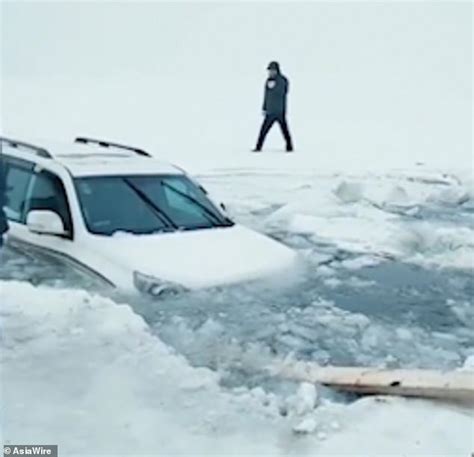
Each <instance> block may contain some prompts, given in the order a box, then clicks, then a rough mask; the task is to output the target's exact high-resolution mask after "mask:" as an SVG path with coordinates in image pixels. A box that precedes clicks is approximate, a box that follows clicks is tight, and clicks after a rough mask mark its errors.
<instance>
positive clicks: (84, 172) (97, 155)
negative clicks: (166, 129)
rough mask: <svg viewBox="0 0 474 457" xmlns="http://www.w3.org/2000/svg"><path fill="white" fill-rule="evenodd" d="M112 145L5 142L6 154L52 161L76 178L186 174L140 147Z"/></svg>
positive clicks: (3, 148)
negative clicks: (14, 143)
mask: <svg viewBox="0 0 474 457" xmlns="http://www.w3.org/2000/svg"><path fill="white" fill-rule="evenodd" d="M104 144H106V143H104ZM109 144H110V146H101V145H98V144H95V143H91V144H89V143H81V142H71V143H66V142H64V143H58V142H51V141H41V142H35V143H34V145H33V143H20V142H19V143H18V145H17V146H14V145H13V144H9V143H2V152H3V153H6V154H11V155H13V156H15V157H18V158H23V159H25V160H32V161H34V162H37V163H43V164H45V163H47V162H48V161H50V160H52V161H54V162H55V163H57V164H60V165H62V166H63V167H65V168H67V170H68V171H69V172H70V173H71V174H72V175H73V176H74V177H85V176H113V175H124V174H127V175H131V174H140V175H142V174H183V171H182V170H181V169H180V168H178V167H176V166H174V165H172V164H170V163H169V162H166V161H162V160H159V159H158V158H155V157H153V156H151V155H149V154H148V153H146V152H145V151H142V150H140V149H138V148H133V147H130V149H126V148H127V147H115V146H113V145H114V143H109ZM33 148H36V150H35V149H33ZM137 151H138V152H137ZM48 156H49V157H48Z"/></svg>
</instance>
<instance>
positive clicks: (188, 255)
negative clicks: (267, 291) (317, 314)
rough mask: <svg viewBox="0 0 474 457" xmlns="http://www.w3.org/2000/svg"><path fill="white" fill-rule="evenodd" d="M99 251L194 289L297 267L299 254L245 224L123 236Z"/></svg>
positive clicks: (130, 266) (103, 242)
mask: <svg viewBox="0 0 474 457" xmlns="http://www.w3.org/2000/svg"><path fill="white" fill-rule="evenodd" d="M95 252H96V253H97V254H99V255H102V256H104V257H107V258H108V260H109V261H112V262H114V263H118V264H120V265H122V266H124V267H126V268H127V269H130V270H133V271H138V272H140V273H143V274H146V275H149V276H154V277H156V278H158V279H161V280H164V281H170V282H174V283H177V284H180V285H182V286H185V287H187V288H190V289H198V288H204V287H213V286H218V285H223V284H231V283H236V282H242V281H248V280H252V279H256V278H260V277H264V276H270V275H272V274H276V273H278V272H280V271H282V270H284V269H286V268H290V267H291V266H292V265H294V262H295V260H296V253H295V252H294V251H293V250H291V249H290V248H288V247H286V246H284V245H283V244H281V243H279V242H277V241H275V240H273V239H271V238H268V237H267V236H264V235H262V234H260V233H257V232H254V231H253V230H250V229H247V228H245V227H243V226H239V225H234V226H232V227H224V228H213V229H204V230H193V231H184V232H173V233H163V234H155V235H140V236H139V235H131V234H120V235H116V236H113V237H111V238H106V239H104V238H101V239H100V240H97V244H96V246H95Z"/></svg>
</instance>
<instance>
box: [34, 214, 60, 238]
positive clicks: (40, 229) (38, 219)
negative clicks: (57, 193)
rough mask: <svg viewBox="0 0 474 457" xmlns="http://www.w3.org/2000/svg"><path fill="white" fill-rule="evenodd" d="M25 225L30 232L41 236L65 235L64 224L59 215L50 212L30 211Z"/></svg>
mask: <svg viewBox="0 0 474 457" xmlns="http://www.w3.org/2000/svg"><path fill="white" fill-rule="evenodd" d="M26 225H27V227H28V229H29V231H30V232H33V233H38V234H41V235H56V236H62V235H66V230H65V229H64V223H63V221H62V219H61V217H60V216H59V214H57V213H55V212H54V211H50V210H32V211H30V212H29V213H28V216H27V217H26Z"/></svg>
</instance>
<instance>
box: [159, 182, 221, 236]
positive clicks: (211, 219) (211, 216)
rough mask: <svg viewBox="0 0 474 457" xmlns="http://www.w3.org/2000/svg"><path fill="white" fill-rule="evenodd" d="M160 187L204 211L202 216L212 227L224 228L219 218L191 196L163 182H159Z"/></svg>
mask: <svg viewBox="0 0 474 457" xmlns="http://www.w3.org/2000/svg"><path fill="white" fill-rule="evenodd" d="M161 185H162V186H164V187H167V188H168V189H170V190H172V191H173V192H176V193H177V194H178V195H181V197H184V198H186V199H187V200H189V201H190V202H193V203H194V204H195V205H197V206H198V207H199V208H200V209H202V210H203V211H204V213H203V216H205V218H206V219H207V220H208V222H209V223H210V224H211V225H212V226H213V227H222V226H225V224H224V223H223V222H222V221H221V220H220V218H219V217H218V216H217V215H216V214H214V213H213V212H212V211H211V210H210V209H209V208H207V207H206V206H205V205H203V204H202V203H201V202H200V201H199V200H197V199H195V198H194V197H191V195H188V194H186V193H184V192H182V191H180V190H179V189H176V187H174V186H172V185H171V184H168V183H167V182H165V181H161Z"/></svg>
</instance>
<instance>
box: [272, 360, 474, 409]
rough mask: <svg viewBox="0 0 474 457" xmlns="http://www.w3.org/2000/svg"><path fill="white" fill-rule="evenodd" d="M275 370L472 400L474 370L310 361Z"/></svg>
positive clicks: (358, 387) (356, 388)
mask: <svg viewBox="0 0 474 457" xmlns="http://www.w3.org/2000/svg"><path fill="white" fill-rule="evenodd" d="M274 372H275V374H277V375H279V376H281V377H284V378H286V379H292V380H295V381H301V382H310V383H313V384H322V385H325V386H329V387H332V388H335V389H337V390H341V391H346V392H355V393H361V394H385V395H397V396H404V397H405V396H407V397H424V398H438V399H446V400H455V401H462V402H472V403H474V372H472V371H445V372H443V371H437V370H415V369H413V370H401V369H400V370H387V369H378V368H362V367H320V366H318V365H316V364H314V363H311V362H294V363H282V364H281V365H279V366H278V367H276V368H275V371H274Z"/></svg>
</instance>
